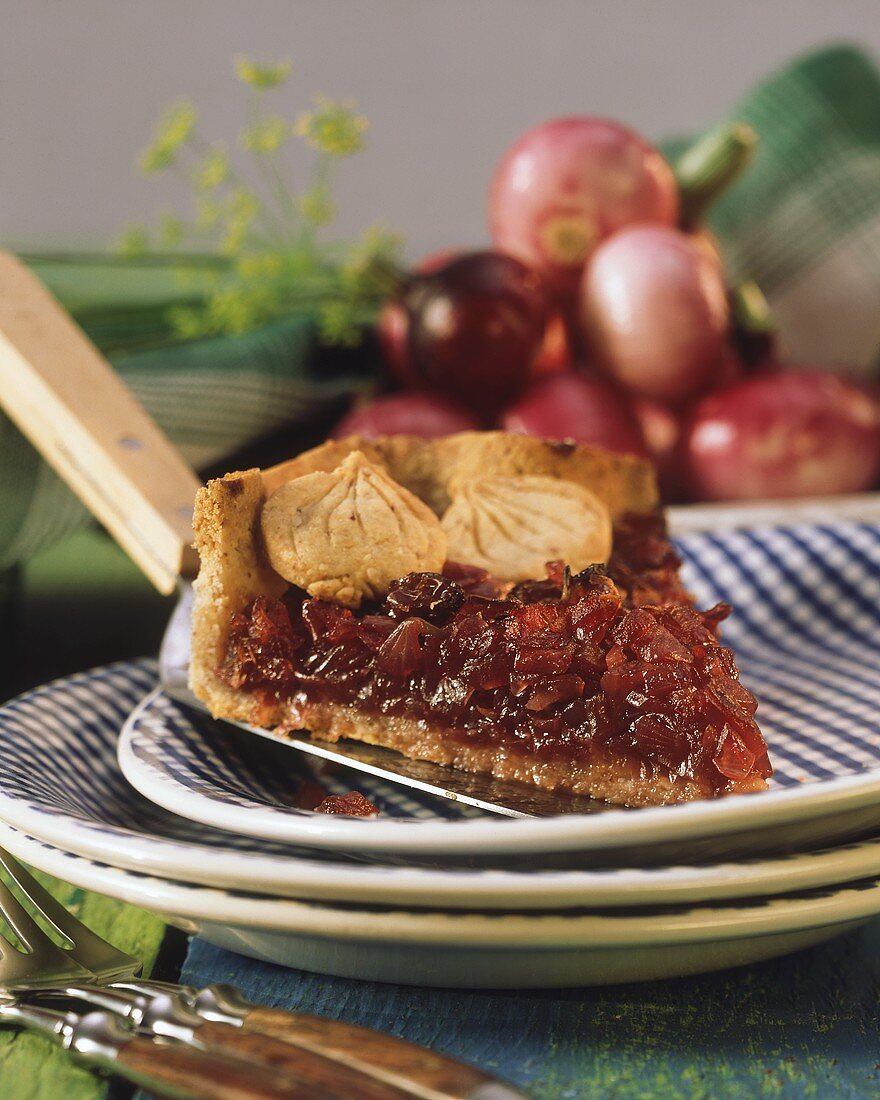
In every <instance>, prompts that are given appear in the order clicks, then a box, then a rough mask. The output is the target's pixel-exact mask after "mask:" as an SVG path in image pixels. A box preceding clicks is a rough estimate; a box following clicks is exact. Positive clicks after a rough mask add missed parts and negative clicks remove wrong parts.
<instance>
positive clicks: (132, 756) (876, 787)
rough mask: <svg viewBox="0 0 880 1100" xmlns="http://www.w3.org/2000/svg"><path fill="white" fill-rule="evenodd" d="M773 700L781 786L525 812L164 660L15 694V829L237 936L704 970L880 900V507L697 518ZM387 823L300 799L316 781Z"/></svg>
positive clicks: (317, 955) (581, 964)
mask: <svg viewBox="0 0 880 1100" xmlns="http://www.w3.org/2000/svg"><path fill="white" fill-rule="evenodd" d="M678 544H679V546H680V549H681V551H682V554H683V556H684V557H685V559H686V569H687V580H688V583H689V584H690V586H691V587H692V588H693V589H694V590H695V591H696V592H697V594H698V596H699V599H700V601H701V603H704V604H708V603H711V602H714V601H715V600H717V599H726V600H729V601H730V602H731V603H732V604H733V605H734V607H735V608H736V614H735V616H734V617H733V618H732V620H731V621H730V623H729V625H728V627H727V630H726V635H725V636H726V640H727V642H728V643H729V644H730V645H731V646H732V647H733V648H734V649H735V651H736V653H737V656H738V660H739V664H740V667H741V669H742V673H743V679H744V680H745V682H746V683H747V684H748V686H749V687H750V688H751V689H752V690H753V691H754V692H755V694H756V695H757V696H758V698H759V699H760V700H761V710H760V712H759V717H760V718H761V724H762V728H763V730H764V732H765V735H766V737H767V740H768V742H769V744H770V749H771V757H772V759H773V761H774V764H775V767H776V774H775V777H774V780H773V783H772V789H771V790H770V791H768V792H766V793H763V794H760V795H746V796H740V797H733V798H727V799H721V800H718V801H714V802H701V803H692V804H689V805H685V806H672V807H658V808H652V809H645V810H638V811H627V810H621V809H608V810H606V811H603V812H598V813H596V814H590V815H564V816H559V817H553V818H540V819H538V818H534V819H510V818H503V817H497V816H494V815H491V814H486V813H481V812H479V811H476V810H472V809H468V808H466V807H462V806H460V805H458V804H456V803H451V802H446V801H444V800H441V799H437V798H432V797H431V796H428V795H421V794H419V793H417V792H413V791H412V790H409V789H407V788H403V787H396V786H392V785H390V784H387V783H385V782H384V781H380V780H377V779H372V778H371V777H368V776H362V775H359V774H358V773H356V772H347V771H337V772H335V773H334V774H327V773H326V772H324V773H320V774H319V773H315V772H314V771H313V770H312V771H308V769H314V768H316V767H320V766H321V765H320V764H314V763H312V764H310V763H308V761H307V760H306V759H305V758H303V757H300V756H299V754H297V753H295V752H293V751H292V750H291V749H289V748H285V747H284V746H283V745H280V744H275V743H273V742H267V741H266V740H264V739H262V738H256V737H253V735H249V734H247V733H246V732H243V731H240V730H236V729H232V728H230V727H225V726H222V725H219V724H217V723H213V722H211V721H210V720H208V719H205V718H203V717H201V716H199V715H195V714H193V713H190V712H188V711H186V710H184V709H183V708H181V707H180V706H179V705H178V704H177V703H174V702H173V701H171V700H170V699H168V698H167V697H166V696H164V695H163V694H162V693H161V692H160V691H159V690H158V689H157V688H156V674H155V667H154V664H153V663H152V662H148V661H144V662H136V663H126V664H119V665H114V666H111V667H108V668H104V669H98V670H96V671H93V672H90V673H85V674H82V675H80V676H76V677H73V678H71V679H68V680H64V681H60V682H58V683H55V684H50V685H48V686H46V687H44V688H41V689H39V690H37V691H35V692H32V693H31V694H29V695H26V696H23V697H21V698H20V699H17V700H15V701H13V702H12V703H9V704H7V705H6V706H5V707H4V708H2V709H0V820H2V822H3V824H2V825H0V844H2V845H3V846H5V847H7V848H9V849H10V850H11V851H12V852H13V853H14V854H15V855H18V856H19V857H21V858H22V859H24V860H26V861H27V862H29V863H31V864H33V865H35V866H37V867H39V868H41V869H42V870H45V871H48V872H50V873H52V874H55V875H58V876H59V877H61V878H64V879H66V880H67V881H70V882H73V883H75V884H77V885H79V886H82V887H85V888H87V889H92V890H97V891H99V892H102V893H105V894H109V895H112V896H114V897H118V898H121V899H123V900H126V901H129V902H132V903H134V904H137V905H140V906H143V907H145V908H148V909H152V910H155V911H156V912H158V913H160V914H162V915H163V916H165V917H166V918H167V919H169V920H170V921H172V922H173V923H175V924H177V925H180V926H181V927H184V928H187V929H190V930H193V931H199V932H200V933H201V934H202V935H203V936H205V937H206V938H207V939H209V940H211V941H212V942H215V943H217V944H220V945H222V946H225V947H230V948H233V949H235V950H238V951H241V952H244V953H246V954H249V955H254V956H257V957H260V958H265V959H271V960H274V961H278V962H281V963H285V964H288V965H291V966H297V967H302V968H305V969H309V970H317V971H324V972H328V973H333V974H340V975H345V976H351V977H358V978H372V979H379V980H387V981H395V982H405V983H414V984H425V985H445V986H493V987H503V986H512V987H519V988H523V987H527V986H564V985H576V984H588V983H598V982H616V981H630V980H642V979H648V978H657V977H667V976H673V975H683V974H689V973H696V972H699V971H705V970H710V969H715V968H720V967H725V966H734V965H738V964H741V963H746V962H752V961H756V960H759V959H765V958H769V957H771V956H774V955H779V954H782V953H784V952H787V951H792V950H796V949H798V948H801V947H806V946H809V945H812V944H816V943H819V942H821V941H822V940H825V939H828V938H830V937H831V936H833V935H836V934H838V933H840V932H842V931H845V930H848V929H850V928H854V927H856V926H858V925H859V924H860V923H863V922H865V921H866V920H869V919H870V918H872V917H873V916H876V915H878V914H880V724H878V717H877V716H878V714H880V525H878V524H877V523H876V522H874V523H867V522H859V521H857V520H848V519H841V518H836V519H834V520H833V521H828V522H826V523H821V524H817V523H815V522H803V523H796V524H791V525H789V526H787V527H784V528H780V527H775V528H771V527H766V526H764V527H753V528H751V529H745V530H728V531H726V532H725V533H721V532H719V531H717V530H716V531H715V532H714V533H705V532H701V533H690V534H682V535H680V537H679V539H678ZM304 776H305V777H306V778H308V777H311V778H312V779H315V778H317V779H318V780H319V781H320V783H321V785H322V786H323V787H324V788H325V789H327V790H330V791H335V792H339V793H342V792H345V791H350V790H352V789H358V790H361V791H363V793H364V794H366V796H367V797H368V798H370V799H371V800H372V801H373V802H375V803H376V804H377V805H378V806H379V807H380V809H381V815H380V817H379V818H377V819H360V818H343V817H330V816H326V815H323V814H315V813H310V812H308V811H305V810H302V809H297V808H296V805H295V803H296V792H297V789H298V787H299V785H300V784H301V782H302V781H303V777H304Z"/></svg>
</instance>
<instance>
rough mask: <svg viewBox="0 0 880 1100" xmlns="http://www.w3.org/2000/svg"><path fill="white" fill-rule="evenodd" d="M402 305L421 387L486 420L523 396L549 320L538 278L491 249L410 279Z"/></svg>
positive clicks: (543, 291)
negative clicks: (439, 393)
mask: <svg viewBox="0 0 880 1100" xmlns="http://www.w3.org/2000/svg"><path fill="white" fill-rule="evenodd" d="M401 302H402V304H403V306H404V308H405V309H406V311H407V315H408V334H407V335H408V345H407V346H408V351H409V358H410V362H411V363H412V366H413V369H414V370H415V371H416V372H417V374H418V376H419V378H420V379H421V382H422V384H423V385H424V386H427V387H429V388H430V389H432V390H436V391H438V392H441V393H445V394H448V395H449V396H450V397H452V398H454V399H455V400H457V401H460V402H461V403H462V404H463V405H466V406H467V407H468V408H470V409H474V410H475V411H476V412H477V413H479V414H480V415H482V416H486V417H489V416H494V415H497V413H498V410H499V409H501V408H503V407H504V406H505V404H506V403H507V402H508V401H510V400H511V399H512V398H513V397H514V396H515V395H516V394H517V393H519V392H520V390H521V389H522V387H523V385H524V384H525V382H526V381H527V379H528V377H529V372H530V370H531V367H532V364H533V363H534V361H535V359H536V358H537V356H538V353H539V351H540V349H541V346H542V343H543V340H544V335H545V332H546V329H547V323H548V321H549V317H550V308H549V299H548V296H547V290H546V287H545V285H544V283H543V280H542V279H541V277H540V275H538V274H537V273H536V272H534V271H532V270H531V269H530V268H528V267H526V265H525V264H523V263H520V261H519V260H517V259H515V258H514V257H513V256H508V255H505V254H504V253H502V252H493V251H488V250H485V251H479V252H467V253H464V254H463V255H460V256H457V257H456V258H455V259H453V260H452V261H451V262H450V263H448V264H446V265H445V266H443V267H441V268H440V269H439V270H437V271H433V272H430V273H428V274H415V275H413V276H412V278H411V280H410V282H409V284H408V286H407V287H406V289H405V291H404V293H403V296H402V298H401Z"/></svg>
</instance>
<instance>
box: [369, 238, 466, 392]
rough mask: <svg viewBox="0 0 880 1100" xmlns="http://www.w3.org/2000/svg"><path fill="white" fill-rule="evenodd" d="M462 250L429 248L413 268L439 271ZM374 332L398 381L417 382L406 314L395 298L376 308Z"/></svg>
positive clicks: (425, 273) (404, 382) (426, 271)
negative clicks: (377, 313) (434, 250)
mask: <svg viewBox="0 0 880 1100" xmlns="http://www.w3.org/2000/svg"><path fill="white" fill-rule="evenodd" d="M463 251H464V250H463V249H461V248H441V249H438V250H437V251H436V252H429V253H428V255H427V256H424V257H423V258H422V259H421V260H419V262H418V263H417V264H416V266H415V268H414V269H413V270H414V271H417V272H418V273H419V274H421V275H427V274H429V273H430V272H432V271H438V270H439V269H440V268H441V267H443V266H444V265H445V264H448V263H449V262H450V260H452V259H454V258H455V257H456V256H458V255H460V253H461V252H463ZM376 335H377V337H378V338H379V347H380V348H381V349H382V358H383V359H384V360H385V363H386V365H387V366H388V368H389V370H390V371H391V373H392V374H393V375H394V377H395V378H396V379H397V380H398V382H401V383H402V384H403V385H404V386H413V387H416V386H418V384H419V377H418V372H417V371H416V369H415V367H414V366H413V363H412V360H411V358H410V354H409V317H408V315H407V312H406V310H405V309H404V307H403V306H402V305H401V303H400V302H398V301H397V300H396V299H393V298H392V299H390V300H389V301H387V302H386V303H385V304H384V305H383V306H382V309H381V310H380V311H379V316H378V318H377V320H376Z"/></svg>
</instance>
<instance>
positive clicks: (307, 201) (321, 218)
mask: <svg viewBox="0 0 880 1100" xmlns="http://www.w3.org/2000/svg"><path fill="white" fill-rule="evenodd" d="M297 207H298V209H299V212H300V213H301V214H302V216H303V217H304V218H305V219H306V221H307V222H311V224H312V225H329V224H330V222H332V221H333V219H334V218H335V217H336V204H335V203H334V202H333V200H332V199H331V198H330V192H329V189H328V188H327V187H322V186H316V187H312V188H310V189H309V190H308V191H305V192H303V194H302V195H300V197H299V201H298V202H297Z"/></svg>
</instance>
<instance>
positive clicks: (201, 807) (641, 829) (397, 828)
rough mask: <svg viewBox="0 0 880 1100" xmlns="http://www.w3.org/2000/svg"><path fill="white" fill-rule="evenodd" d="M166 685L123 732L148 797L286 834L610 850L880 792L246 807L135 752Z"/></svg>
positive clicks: (812, 813)
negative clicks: (595, 806) (461, 806)
mask: <svg viewBox="0 0 880 1100" xmlns="http://www.w3.org/2000/svg"><path fill="white" fill-rule="evenodd" d="M162 695H163V692H162V690H161V688H156V689H154V690H153V691H151V692H150V693H149V694H148V695H146V696H145V697H144V699H142V700H141V702H140V703H139V704H138V705H137V706H136V707H135V708H134V710H133V711H132V712H131V714H130V715H129V716H128V718H127V719H126V721H125V723H124V725H123V727H122V730H121V732H120V736H119V747H118V757H117V758H118V761H119V766H120V768H121V770H122V773H123V775H124V776H125V778H126V779H127V780H128V782H129V783H130V784H131V785H132V786H133V787H134V788H135V790H137V791H138V792H139V793H140V794H142V795H143V796H144V797H145V798H147V799H149V800H150V801H151V802H154V803H155V804H156V805H158V806H161V807H162V808H163V809H165V810H169V811H170V812H171V813H176V814H178V815H179V816H182V817H185V818H188V819H190V820H194V821H199V822H201V823H202V824H204V825H211V826H213V827H214V828H219V829H226V830H227V831H229V830H232V831H234V832H238V833H243V834H245V835H246V836H256V837H261V838H263V839H266V840H274V841H279V842H282V843H290V844H301V845H311V846H316V847H321V848H337V849H339V848H341V849H346V850H349V851H358V852H394V853H401V854H403V853H407V854H416V853H418V854H438V853H440V854H445V855H461V854H464V855H470V854H474V853H480V854H482V855H486V854H493V853H497V854H516V853H526V852H530V853H539V852H542V853H546V852H564V851H598V850H602V851H607V850H609V849H614V848H618V847H622V846H624V845H626V846H631V845H635V844H643V845H651V844H658V843H667V842H669V841H675V840H684V839H687V840H697V839H701V838H704V837H708V836H715V835H717V834H719V833H722V832H724V833H726V832H733V831H736V830H737V829H738V828H744V829H746V830H747V831H749V832H752V831H757V830H759V829H763V828H764V827H766V826H767V825H770V824H772V825H774V826H778V825H780V824H786V823H792V822H797V821H803V820H805V819H812V818H817V817H820V816H825V815H829V814H834V813H838V812H840V811H841V810H843V809H847V810H849V809H858V808H860V807H861V806H863V805H866V804H869V803H874V802H875V801H876V800H877V798H878V797H880V768H870V769H866V770H865V771H864V772H860V773H857V774H850V775H844V776H836V777H833V778H831V779H822V780H814V781H812V782H810V783H805V784H803V785H802V786H799V787H786V788H785V789H781V790H769V791H761V792H759V793H755V794H740V795H728V796H726V797H724V798H719V799H714V800H710V801H700V802H688V803H684V804H679V805H672V806H653V807H646V808H644V809H640V810H636V811H633V812H626V813H608V814H597V815H593V816H590V815H584V814H566V815H562V816H560V817H551V818H506V819H499V820H496V819H490V818H486V819H483V818H480V819H473V818H469V819H466V820H461V821H437V822H435V821H408V820H403V819H396V820H395V819H387V820H384V821H383V820H382V819H381V818H380V819H379V820H372V819H369V818H345V817H341V816H340V817H336V816H329V815H325V814H306V813H302V812H300V813H298V814H288V813H283V812H280V811H279V810H278V809H275V808H272V807H262V806H255V807H238V806H235V805H231V804H230V803H228V802H223V803H220V802H215V801H214V800H212V799H210V798H208V797H206V796H202V795H199V794H198V793H196V792H193V791H192V790H189V789H186V788H183V787H181V786H180V785H179V784H178V783H177V782H176V781H174V780H173V779H171V778H170V777H169V776H168V775H167V774H165V773H164V772H161V771H159V770H158V769H156V768H154V767H152V766H151V765H149V764H147V763H145V762H144V761H142V760H141V759H139V758H138V757H137V756H136V755H135V754H134V752H133V750H132V740H133V739H134V736H135V726H136V724H137V722H138V719H139V718H140V716H141V714H142V713H143V712H144V710H146V709H147V708H148V707H149V706H150V705H151V704H152V702H153V700H154V699H156V698H157V697H159V696H162ZM175 705H176V704H175ZM255 732H259V734H260V735H261V736H263V735H265V736H267V737H270V738H272V739H273V740H276V741H278V743H279V744H284V738H282V737H273V735H272V734H271V732H270V731H268V730H264V731H255ZM291 751H292V752H295V751H296V750H295V749H291Z"/></svg>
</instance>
